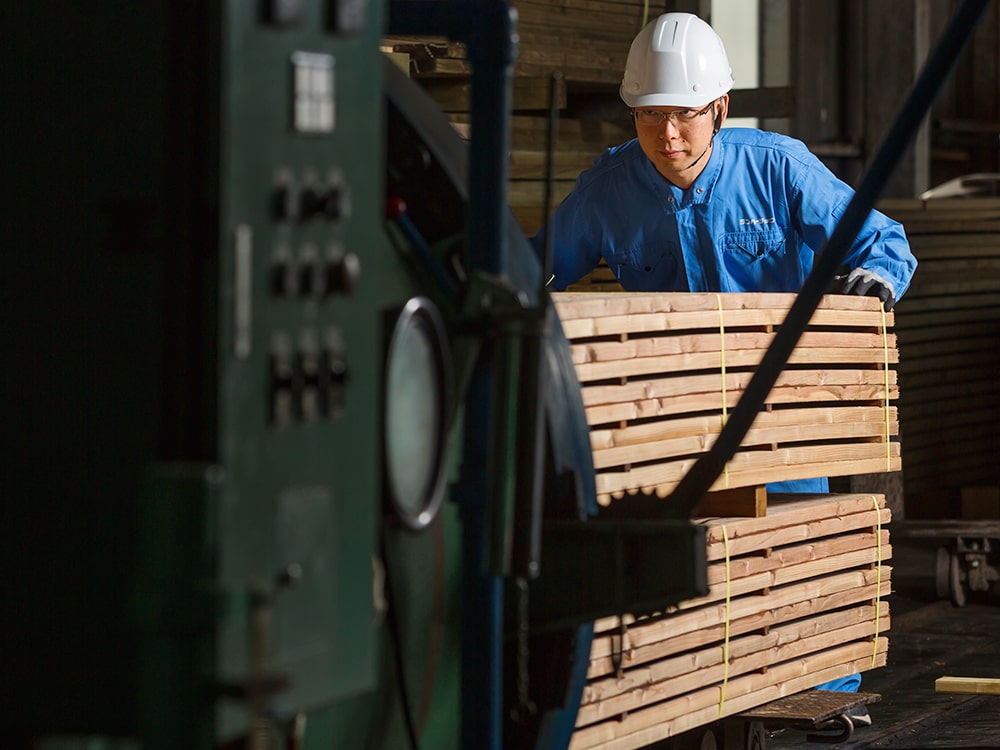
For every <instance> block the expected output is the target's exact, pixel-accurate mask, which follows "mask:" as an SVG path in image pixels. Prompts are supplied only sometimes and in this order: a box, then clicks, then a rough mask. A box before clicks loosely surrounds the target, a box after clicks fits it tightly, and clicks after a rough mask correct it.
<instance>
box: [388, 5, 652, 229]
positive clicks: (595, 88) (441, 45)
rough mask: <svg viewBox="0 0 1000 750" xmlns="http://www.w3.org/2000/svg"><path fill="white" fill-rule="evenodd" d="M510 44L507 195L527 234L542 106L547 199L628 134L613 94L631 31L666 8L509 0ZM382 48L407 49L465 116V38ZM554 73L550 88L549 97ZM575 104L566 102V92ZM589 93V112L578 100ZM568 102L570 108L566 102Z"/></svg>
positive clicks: (538, 185)
mask: <svg viewBox="0 0 1000 750" xmlns="http://www.w3.org/2000/svg"><path fill="white" fill-rule="evenodd" d="M511 5H512V6H513V7H514V8H515V10H516V11H517V15H518V19H517V30H518V49H517V53H518V54H517V59H516V61H515V64H514V76H513V97H512V99H513V101H512V109H513V112H514V117H513V119H512V122H511V140H510V148H511V154H510V159H511V160H510V179H509V183H508V193H509V195H508V203H509V204H510V207H511V209H512V211H513V213H514V216H515V218H516V219H517V220H518V222H519V224H520V226H521V228H522V230H523V231H524V232H525V233H526V234H528V235H529V236H530V235H533V234H534V233H535V232H537V231H538V229H539V228H540V227H541V226H542V224H543V223H544V219H545V208H546V207H545V200H544V195H545V174H546V173H545V150H546V145H547V143H548V115H547V112H548V109H549V106H550V101H551V100H554V102H555V105H556V107H557V108H558V109H559V110H561V116H560V118H559V122H558V132H557V134H556V153H555V155H554V165H555V170H554V184H553V196H552V200H553V204H552V205H553V206H554V205H556V204H557V203H558V202H559V201H561V200H562V198H563V197H565V196H566V195H567V194H568V193H569V191H570V190H571V189H572V187H573V184H574V183H575V181H576V178H577V176H578V175H579V174H580V172H582V171H583V170H585V169H587V168H588V167H590V166H591V165H592V164H593V162H594V159H595V158H596V157H597V156H598V155H600V154H601V153H602V152H603V151H604V150H605V149H607V148H609V147H610V146H615V145H618V144H620V143H624V142H625V141H627V140H629V139H631V138H633V137H635V129H634V127H633V126H632V123H631V120H630V119H629V117H628V110H627V108H626V107H625V105H624V104H623V103H621V102H620V100H619V99H618V95H617V90H618V85H619V84H620V83H621V77H622V73H623V71H624V70H625V59H626V57H627V56H628V50H629V46H630V45H631V43H632V39H633V38H634V37H635V35H636V34H637V33H638V32H639V30H640V29H641V28H642V27H643V25H644V24H645V23H646V22H647V21H648V20H651V19H653V18H656V17H657V16H658V15H660V14H661V13H664V12H666V11H667V10H668V8H667V5H668V4H667V3H665V2H663V0H660V1H659V2H653V3H649V4H646V3H643V2H640V1H639V0H513V1H512V2H511ZM380 46H381V48H382V50H383V51H384V52H386V53H389V54H392V55H394V56H395V57H402V56H406V58H408V60H409V66H408V67H409V71H410V76H411V77H412V78H414V79H415V80H416V81H418V82H419V83H420V85H421V86H422V87H423V88H424V90H425V91H426V92H427V93H428V94H429V95H430V97H431V98H432V99H434V101H435V102H436V103H437V105H438V106H439V107H440V108H441V110H442V111H444V112H446V113H448V116H449V119H450V120H451V121H452V122H453V123H455V124H456V125H458V126H464V125H467V124H468V122H469V115H468V111H469V100H470V92H471V85H470V75H471V73H472V66H471V64H470V62H469V60H468V57H467V51H466V48H465V45H464V44H461V43H457V42H454V41H451V40H448V39H446V38H442V37H415V36H387V37H384V38H383V39H382V41H381V45H380ZM553 74H558V77H557V79H556V80H555V83H554V85H555V88H556V90H555V95H554V97H550V90H551V87H552V86H553ZM571 99H572V100H573V102H575V103H576V105H577V106H572V107H571V102H570V100H571ZM595 100H596V101H598V102H599V106H598V110H599V111H598V112H597V113H596V114H595V113H594V112H592V111H590V108H588V106H586V105H587V103H588V102H592V101H595ZM570 109H572V111H569V110H570Z"/></svg>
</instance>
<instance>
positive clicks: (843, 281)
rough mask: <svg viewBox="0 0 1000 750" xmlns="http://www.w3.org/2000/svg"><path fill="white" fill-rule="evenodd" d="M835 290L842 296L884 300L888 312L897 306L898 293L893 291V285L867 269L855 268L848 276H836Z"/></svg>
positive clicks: (883, 303)
mask: <svg viewBox="0 0 1000 750" xmlns="http://www.w3.org/2000/svg"><path fill="white" fill-rule="evenodd" d="M834 289H835V290H836V291H838V292H839V293H840V294H857V295H858V296H860V297H878V298H879V299H880V300H882V305H883V306H884V307H885V311H886V312H889V311H890V310H891V309H892V306H893V305H894V304H896V293H895V292H894V291H893V289H892V284H890V283H889V282H888V281H886V280H885V279H883V278H882V277H881V276H879V275H878V274H877V273H875V272H874V271H869V270H868V269H867V268H855V269H854V270H853V271H851V272H850V273H848V274H845V275H843V276H835V277H834Z"/></svg>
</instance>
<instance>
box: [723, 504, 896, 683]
mask: <svg viewBox="0 0 1000 750" xmlns="http://www.w3.org/2000/svg"><path fill="white" fill-rule="evenodd" d="M872 505H874V506H875V517H876V518H877V519H878V520H877V521H876V523H875V549H876V550H878V553H877V554H878V567H877V568H875V639H874V643H873V646H872V666H873V667H874V666H875V657H876V656H878V620H879V602H880V600H881V598H882V512H881V510H879V507H878V498H877V497H875V496H874V495H872ZM727 619H728V618H727Z"/></svg>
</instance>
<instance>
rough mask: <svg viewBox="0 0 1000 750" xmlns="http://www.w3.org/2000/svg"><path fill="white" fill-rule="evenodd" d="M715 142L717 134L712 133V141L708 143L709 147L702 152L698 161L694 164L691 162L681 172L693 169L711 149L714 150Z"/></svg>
mask: <svg viewBox="0 0 1000 750" xmlns="http://www.w3.org/2000/svg"><path fill="white" fill-rule="evenodd" d="M714 142H715V133H712V139H711V140H710V141H709V142H708V145H707V146H705V150H704V151H702V152H701V155H700V156H699V157H698V158H697V159H695V160H694V161H693V162H691V163H690V164H688V165H687V166H686V167H684V169H683V170H681V171H687V170H689V169H691V168H692V167H693V166H694V165H695V164H697V163H698V162H700V161H701V160H702V159H703V158H704V157H705V154H707V153H708V150H709V149H710V148H712V144H713V143H714Z"/></svg>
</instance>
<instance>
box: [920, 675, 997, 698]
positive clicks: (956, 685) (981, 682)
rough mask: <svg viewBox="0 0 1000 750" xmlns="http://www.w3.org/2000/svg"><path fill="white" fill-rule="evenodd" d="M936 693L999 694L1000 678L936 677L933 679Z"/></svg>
mask: <svg viewBox="0 0 1000 750" xmlns="http://www.w3.org/2000/svg"><path fill="white" fill-rule="evenodd" d="M934 692H936V693H960V694H965V695H1000V678H997V677H947V676H946V677H938V678H937V679H936V680H934Z"/></svg>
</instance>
